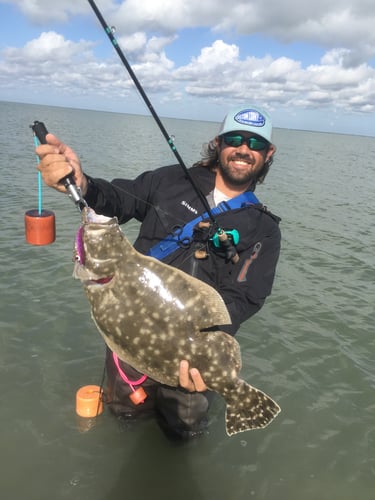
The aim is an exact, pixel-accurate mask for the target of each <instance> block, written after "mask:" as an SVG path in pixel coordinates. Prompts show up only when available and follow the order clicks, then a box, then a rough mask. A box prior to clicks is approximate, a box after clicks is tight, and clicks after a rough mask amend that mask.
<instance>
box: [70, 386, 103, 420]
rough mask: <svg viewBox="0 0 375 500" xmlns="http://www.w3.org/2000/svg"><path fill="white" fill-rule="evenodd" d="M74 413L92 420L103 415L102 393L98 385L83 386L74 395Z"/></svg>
mask: <svg viewBox="0 0 375 500" xmlns="http://www.w3.org/2000/svg"><path fill="white" fill-rule="evenodd" d="M76 413H77V415H79V416H80V417H85V418H92V417H96V416H98V415H100V414H101V413H103V391H102V389H101V387H99V386H98V385H85V386H83V387H81V388H80V389H78V391H77V393H76Z"/></svg>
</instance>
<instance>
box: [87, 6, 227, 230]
mask: <svg viewBox="0 0 375 500" xmlns="http://www.w3.org/2000/svg"><path fill="white" fill-rule="evenodd" d="M88 2H89V4H90V6H91V7H92V9H93V11H94V13H95V15H96V17H97V18H98V20H99V22H100V24H101V25H102V27H103V29H104V31H105V32H106V34H107V35H108V38H109V39H110V41H111V43H112V45H113V47H114V48H115V50H116V52H117V54H118V55H119V57H120V59H121V62H122V63H123V65H124V66H125V68H126V69H127V71H128V73H129V75H130V77H131V79H132V80H133V82H134V84H135V86H136V88H137V90H138V92H139V93H140V94H141V97H142V99H143V100H144V102H145V104H146V106H147V107H148V109H149V111H150V113H151V115H152V117H153V118H154V120H155V122H156V123H157V125H158V127H159V129H160V131H161V133H162V134H163V136H164V138H165V140H166V141H167V143H168V145H169V147H170V148H171V150H172V152H173V154H174V155H175V157H176V159H177V161H178V163H179V164H180V166H181V167H182V169H183V170H184V172H185V174H186V176H187V178H188V179H189V181H190V183H191V185H192V186H193V188H194V190H195V191H196V193H197V195H198V196H199V198H200V200H201V202H202V203H203V206H204V208H205V210H206V212H207V214H208V215H209V218H210V219H211V222H212V223H213V225H214V227H215V228H216V229H217V230H218V231H221V230H220V228H219V226H218V223H217V222H216V220H215V218H214V216H213V215H212V213H211V208H210V206H209V204H208V201H207V199H206V197H205V196H204V195H203V193H202V192H201V190H200V189H199V188H198V186H197V185H196V183H195V181H194V179H193V178H192V176H191V175H190V172H189V170H188V168H187V167H186V165H185V163H184V161H183V159H182V157H181V156H180V154H179V152H178V151H177V148H176V146H175V144H174V142H173V139H172V137H171V136H170V135H169V134H168V132H167V130H166V129H165V127H164V125H163V123H162V122H161V120H160V118H159V116H158V114H157V113H156V111H155V109H154V107H153V105H152V104H151V101H150V100H149V98H148V97H147V94H146V93H145V91H144V90H143V87H142V85H141V84H140V82H139V80H138V78H137V76H136V75H135V73H134V71H133V69H132V67H131V66H130V64H129V62H128V60H127V59H126V57H125V55H124V53H123V51H122V50H121V48H120V46H119V44H118V41H117V40H116V37H115V36H114V29H113V28H110V27H109V26H108V24H107V23H106V21H105V20H104V18H103V16H102V14H101V12H100V11H99V9H98V7H97V6H96V4H95V2H94V1H93V0H88Z"/></svg>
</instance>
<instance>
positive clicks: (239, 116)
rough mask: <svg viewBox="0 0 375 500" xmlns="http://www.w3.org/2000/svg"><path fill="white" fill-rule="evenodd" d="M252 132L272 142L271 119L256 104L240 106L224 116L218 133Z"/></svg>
mask: <svg viewBox="0 0 375 500" xmlns="http://www.w3.org/2000/svg"><path fill="white" fill-rule="evenodd" d="M239 130H241V131H244V132H252V133H253V134H257V135H259V136H260V137H263V139H266V141H268V142H272V120H271V118H270V116H269V114H268V113H266V112H265V111H263V110H261V109H260V108H258V107H257V106H253V105H249V106H241V107H240V108H236V109H233V110H232V111H230V112H229V113H228V114H227V116H226V117H225V118H224V121H223V123H222V124H221V127H220V131H219V134H218V135H223V134H226V133H228V132H235V131H239Z"/></svg>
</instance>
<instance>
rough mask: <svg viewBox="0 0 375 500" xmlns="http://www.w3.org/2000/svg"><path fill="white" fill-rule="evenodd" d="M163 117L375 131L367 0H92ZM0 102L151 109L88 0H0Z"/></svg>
mask: <svg viewBox="0 0 375 500" xmlns="http://www.w3.org/2000/svg"><path fill="white" fill-rule="evenodd" d="M96 3H97V5H98V7H99V9H100V10H101V12H102V14H103V15H104V17H105V19H106V21H107V22H108V24H109V25H111V26H112V25H114V26H115V27H116V38H117V40H118V41H119V43H120V46H121V48H122V49H123V51H124V54H125V56H126V57H127V59H128V60H129V62H130V63H131V65H132V68H133V70H134V71H135V73H136V75H137V77H138V79H139V80H140V82H141V84H142V86H143V87H144V89H145V91H146V92H147V95H148V97H149V98H150V100H151V102H152V104H153V106H154V108H155V110H156V111H157V112H158V114H159V115H160V116H162V117H163V116H171V117H177V118H187V119H197V120H212V121H221V120H222V118H223V116H224V115H225V113H226V112H227V110H228V109H230V108H231V107H235V106H237V105H239V104H242V103H244V104H246V103H255V104H258V105H260V106H262V107H264V108H265V109H267V110H268V111H269V112H270V113H271V115H272V117H273V119H274V124H275V126H276V127H284V128H297V129H305V130H319V131H328V132H338V133H348V134H364V135H370V136H375V126H374V125H375V114H374V111H375V30H374V28H373V27H374V26H375V2H374V1H373V0H356V2H353V0H350V1H349V0H324V1H323V0H315V1H314V2H311V0H263V1H261V0H232V1H231V2H228V0H204V1H202V0H189V1H186V0H142V1H139V0H116V1H113V0H97V1H96ZM0 15H1V20H2V23H1V30H0V100H9V101H18V102H30V103H36V104H51V105H56V106H68V107H76V108H89V109H99V110H108V111H119V112H124V113H139V114H148V110H147V108H146V106H145V104H144V103H143V101H142V100H141V98H140V97H139V96H138V95H137V92H136V91H135V89H134V85H133V84H132V82H131V81H130V80H129V77H128V75H127V72H126V70H125V68H124V67H123V66H122V65H121V62H120V60H119V58H118V56H117V54H116V52H115V51H114V49H113V47H112V45H111V43H110V42H109V40H108V38H107V36H106V35H105V33H104V31H103V29H102V27H101V26H100V25H99V23H98V22H97V20H96V17H95V15H94V13H93V11H92V10H91V7H90V6H89V3H88V2H87V1H86V0H59V2H54V3H53V7H52V8H51V1H50V0H0Z"/></svg>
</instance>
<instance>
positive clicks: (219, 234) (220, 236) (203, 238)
mask: <svg viewBox="0 0 375 500" xmlns="http://www.w3.org/2000/svg"><path fill="white" fill-rule="evenodd" d="M212 233H213V226H212V224H211V223H210V222H203V221H201V222H199V223H198V224H197V227H196V228H195V229H194V241H195V242H196V243H197V244H198V245H199V248H198V249H197V250H196V251H195V258H196V259H205V258H207V257H208V251H207V243H208V242H210V243H211V244H212V246H213V247H214V248H215V249H216V250H218V251H220V250H221V251H223V252H224V254H225V258H226V260H228V261H231V262H233V264H236V262H238V260H239V256H238V253H237V250H236V245H238V243H239V241H240V235H239V232H238V231H237V229H228V230H224V229H221V228H219V229H217V230H216V231H215V232H214V233H213V234H212Z"/></svg>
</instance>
